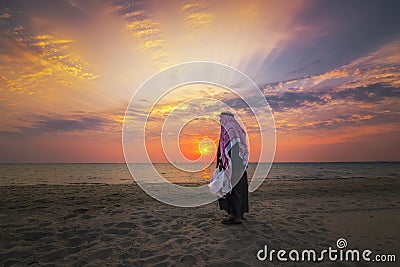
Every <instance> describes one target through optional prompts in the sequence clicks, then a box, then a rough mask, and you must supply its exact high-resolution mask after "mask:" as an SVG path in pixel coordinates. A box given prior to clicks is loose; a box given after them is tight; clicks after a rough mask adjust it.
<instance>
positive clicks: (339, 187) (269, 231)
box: [0, 178, 400, 266]
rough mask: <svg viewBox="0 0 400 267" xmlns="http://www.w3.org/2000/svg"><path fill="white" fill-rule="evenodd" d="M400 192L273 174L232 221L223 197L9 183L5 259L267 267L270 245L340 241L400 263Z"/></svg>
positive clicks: (399, 184) (386, 185)
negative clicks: (193, 201)
mask: <svg viewBox="0 0 400 267" xmlns="http://www.w3.org/2000/svg"><path fill="white" fill-rule="evenodd" d="M192 185H193V184H192ZM399 189H400V181H399V179H398V178H368V179H367V178H363V179H356V178H355V179H327V180H284V181H279V180H268V179H267V180H266V181H265V182H264V183H263V184H262V186H261V187H260V188H259V189H258V190H257V191H255V192H253V193H251V194H250V196H249V202H250V213H249V214H246V217H247V220H246V221H244V223H243V224H242V225H235V226H226V225H222V224H220V223H219V220H220V219H221V218H222V217H224V216H225V214H224V213H223V212H222V211H220V210H219V209H218V206H217V203H216V202H213V203H211V204H208V205H205V206H202V207H197V208H179V207H173V206H169V205H166V204H163V203H161V202H159V201H157V200H154V199H152V198H151V197H150V196H148V195H147V194H146V193H144V192H143V191H142V190H141V189H140V188H139V187H138V186H137V185H136V184H125V185H104V184H93V185H84V184H79V185H26V186H1V187H0V193H1V196H2V197H1V199H0V201H1V203H0V226H1V227H0V229H1V230H0V237H1V249H0V251H1V252H0V265H3V266H13V265H15V266H19V265H30V264H31V265H48V266H51V265H52V264H55V265H57V266H59V265H61V266H63V265H65V266H70V265H73V266H83V265H90V266H105V265H109V266H177V265H181V266H191V265H198V266H204V265H207V266H209V265H211V266H226V265H227V264H228V266H265V265H266V262H262V261H259V260H258V259H257V257H256V254H257V252H258V251H259V250H260V249H262V248H263V247H264V246H265V245H268V247H269V248H271V249H276V250H279V249H286V250H289V249H298V250H301V249H315V250H322V249H327V247H329V246H331V247H334V248H335V247H336V241H337V239H339V238H345V239H346V240H347V242H348V247H349V248H358V249H370V250H372V251H373V252H374V253H375V254H379V253H381V254H394V255H396V258H397V259H398V257H399V256H400V254H399V252H400V234H399V231H398V225H400V212H399V211H400V196H399V195H398V192H399ZM275 264H281V263H280V262H279V261H277V259H275ZM287 264H289V265H290V262H289V263H287ZM293 264H296V263H293V262H292V265H293ZM304 264H305V265H307V262H305V263H304ZM324 264H326V265H330V264H332V262H329V261H324ZM341 264H342V265H345V266H346V265H348V266H350V265H353V264H352V263H351V262H342V263H341ZM387 266H391V265H390V264H387Z"/></svg>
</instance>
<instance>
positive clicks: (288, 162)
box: [0, 160, 400, 164]
mask: <svg viewBox="0 0 400 267" xmlns="http://www.w3.org/2000/svg"><path fill="white" fill-rule="evenodd" d="M151 163H152V164H212V163H215V161H214V162H212V163H209V162H173V163H171V162H151ZM255 163H271V162H264V161H260V162H256V161H250V162H249V164H255ZM291 163H293V164H296V163H400V160H374V161H372V160H371V161H274V162H272V164H291ZM0 164H150V163H149V162H129V163H127V162H0Z"/></svg>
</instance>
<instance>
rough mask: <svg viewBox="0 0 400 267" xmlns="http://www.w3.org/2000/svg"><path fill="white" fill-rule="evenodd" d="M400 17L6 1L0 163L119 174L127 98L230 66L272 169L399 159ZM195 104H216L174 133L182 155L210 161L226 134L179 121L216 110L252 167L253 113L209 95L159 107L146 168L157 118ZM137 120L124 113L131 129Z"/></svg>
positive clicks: (393, 4)
mask: <svg viewBox="0 0 400 267" xmlns="http://www.w3.org/2000/svg"><path fill="white" fill-rule="evenodd" d="M399 8H400V5H399V4H398V1H384V2H382V1H307V0H306V1H297V0H296V1H264V0H263V1H261V0H260V1H257V0H256V1H232V0H231V1H225V0H221V1H177V0H171V1H161V0H159V1H152V0H149V1H126V0H123V1H108V0H98V1H97V0H96V1H95V0H82V1H79V0H59V1H52V0H35V1H30V0H25V1H20V0H3V1H1V2H0V115H1V118H2V119H1V121H0V148H1V149H0V162H124V154H123V148H122V142H121V141H122V128H123V121H124V116H125V111H126V108H127V106H128V104H129V101H130V99H131V98H132V96H133V95H134V94H135V92H137V90H138V88H139V87H140V86H141V85H142V84H143V83H144V82H145V81H146V80H147V79H149V77H151V76H152V75H154V74H156V73H158V72H160V71H162V70H165V69H167V68H168V67H171V66H174V65H176V64H181V63H184V62H190V61H212V62H218V63H222V64H226V65H229V66H232V67H234V68H236V69H238V70H239V71H241V72H243V73H244V74H246V75H247V76H249V77H250V78H251V79H252V80H253V81H254V82H255V83H256V84H257V85H258V87H259V89H260V91H261V92H262V94H263V95H264V96H265V99H266V100H267V101H268V103H269V106H270V107H271V111H272V114H273V119H274V121H275V126H276V153H275V158H274V161H277V162H292V161H293V162H298V161H300V162H302V161H399V160H400V142H399V140H400V139H399V137H400V120H399V114H400V105H399V100H400V79H399V78H400V17H399V16H398V15H397V11H398V10H399ZM146 93H147V94H148V95H149V96H152V97H154V96H158V95H159V94H160V90H159V89H158V88H156V87H155V88H152V90H149V91H148V92H146ZM196 98H208V100H204V101H203V102H202V103H198V104H196V103H194V104H193V105H194V106H193V108H190V109H184V110H180V112H181V113H179V114H181V117H177V118H176V119H175V120H174V121H173V122H174V123H176V124H177V125H181V126H182V127H183V128H182V131H181V132H180V134H179V136H178V137H179V138H178V143H179V146H180V149H181V153H182V154H183V155H184V156H185V157H186V158H189V159H191V160H196V159H199V157H203V156H204V159H205V160H207V161H208V160H212V159H213V157H214V153H215V143H216V142H217V140H218V136H219V130H220V128H219V125H218V123H217V122H216V121H213V120H211V119H207V118H199V119H197V120H192V121H189V122H188V121H186V122H185V121H183V117H185V114H186V115H187V114H189V113H190V114H192V116H193V114H196V116H197V115H198V116H200V115H204V114H210V116H211V115H213V116H214V115H215V114H217V112H218V111H217V110H214V109H211V108H210V106H209V105H208V102H207V101H211V100H210V98H212V99H216V100H220V101H222V102H224V103H226V104H229V106H230V108H231V109H232V111H235V112H236V113H237V114H238V116H239V117H240V118H241V120H242V121H243V124H244V126H246V130H247V132H248V138H249V142H250V161H257V160H258V156H259V154H260V149H261V148H260V145H259V134H260V133H259V132H257V129H256V128H257V127H256V126H257V125H256V121H255V120H254V118H251V116H250V115H249V113H248V112H247V111H248V110H247V107H246V106H243V105H242V104H241V103H240V99H238V97H237V96H235V95H234V94H232V93H230V92H229V90H228V89H227V88H222V87H218V86H210V85H206V84H198V85H195V86H182V87H180V88H177V89H176V90H174V91H172V92H171V93H170V94H168V95H165V96H164V97H163V98H162V99H160V101H159V102H157V103H156V105H155V107H154V109H153V113H152V114H153V116H152V117H151V118H149V123H148V125H147V128H146V129H147V130H148V133H147V134H148V136H149V140H150V141H149V140H148V141H149V142H148V143H146V145H147V147H148V151H149V154H150V155H151V158H152V160H154V161H165V160H166V159H165V156H164V154H163V151H162V146H161V145H160V142H161V141H160V140H161V139H160V129H161V126H162V124H163V120H165V119H166V118H167V117H168V115H169V114H171V112H173V111H174V108H175V107H177V106H179V105H180V104H181V103H182V102H184V101H187V100H190V99H196ZM141 101H142V104H143V105H150V103H148V99H145V98H144V99H142V100H141ZM210 103H211V102H210ZM210 105H211V104H210ZM181 107H182V106H181ZM142 111H143V107H142V106H140V105H139V106H137V107H134V110H133V111H132V112H131V114H129V120H131V123H132V124H133V125H134V122H135V119H138V118H140V116H143V114H142V113H141V112H142ZM221 111H222V110H221ZM185 112H186V113H185ZM125 119H126V118H125ZM179 123H180V124H179ZM155 137H157V138H158V139H157V140H158V141H157V142H152V141H151V140H152V139H151V138H155ZM175 139H176V138H175ZM137 141H138V142H143V140H137ZM145 157H146V155H143V154H142V153H140V154H138V155H136V156H135V159H136V160H137V161H138V162H141V161H143V160H144V158H145Z"/></svg>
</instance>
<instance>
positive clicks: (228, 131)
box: [217, 112, 249, 224]
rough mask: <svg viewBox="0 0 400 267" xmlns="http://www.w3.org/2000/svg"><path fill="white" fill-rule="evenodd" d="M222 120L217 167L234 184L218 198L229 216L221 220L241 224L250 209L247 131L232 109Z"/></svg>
mask: <svg viewBox="0 0 400 267" xmlns="http://www.w3.org/2000/svg"><path fill="white" fill-rule="evenodd" d="M220 123H221V133H220V140H219V145H218V154H217V168H223V169H224V170H225V173H226V175H227V177H228V179H229V180H230V182H231V186H232V190H231V192H230V193H229V194H227V195H225V196H224V197H223V198H220V199H219V200H218V202H219V207H220V209H221V210H225V211H226V212H228V215H229V216H228V217H227V218H225V219H223V220H222V221H221V223H223V224H240V223H242V220H243V219H244V213H245V212H249V199H248V180H247V171H246V169H247V165H248V158H249V152H248V147H247V142H246V132H245V130H244V129H243V128H242V127H241V126H240V124H239V123H238V122H237V121H236V119H235V116H234V115H233V114H232V113H231V112H222V113H221V115H220Z"/></svg>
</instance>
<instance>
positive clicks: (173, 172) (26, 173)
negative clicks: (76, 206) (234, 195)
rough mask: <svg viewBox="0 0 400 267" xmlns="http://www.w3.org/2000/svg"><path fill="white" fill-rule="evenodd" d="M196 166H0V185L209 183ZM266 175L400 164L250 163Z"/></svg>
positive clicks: (375, 169)
mask: <svg viewBox="0 0 400 267" xmlns="http://www.w3.org/2000/svg"><path fill="white" fill-rule="evenodd" d="M196 164H197V165H196ZM196 164H194V163H193V164H192V165H191V166H186V167H187V168H186V167H185V166H184V167H182V165H179V166H178V167H177V166H174V165H173V164H170V163H154V164H143V163H131V164H130V169H131V170H132V173H131V172H130V171H129V169H128V167H127V164H125V163H0V186H9V185H21V186H23V185H38V184H46V185H71V184H132V183H134V182H135V181H134V179H133V177H137V175H146V173H150V172H151V171H150V170H152V168H153V167H154V168H155V169H156V170H157V172H158V173H159V174H160V175H161V176H162V177H164V179H166V180H168V181H170V182H172V183H178V184H179V183H189V184H207V183H209V181H210V178H211V177H212V175H213V172H214V170H215V164H210V165H205V164H204V163H196ZM256 168H260V169H262V170H264V172H261V174H260V173H258V175H259V176H258V177H257V175H256V176H254V171H255V169H256ZM182 169H185V170H191V171H183V170H182ZM268 169H269V172H268V174H267V171H268ZM193 170H196V171H193ZM263 173H264V174H263ZM265 174H267V175H265ZM135 175H136V176H135ZM260 175H261V176H260ZM265 176H266V179H271V180H301V179H311V180H319V179H354V178H358V179H360V178H399V176H400V162H324V163H320V162H318V163H316V162H302V163H297V162H296V163H281V162H278V163H272V164H270V163H258V164H257V163H249V167H248V177H249V180H251V179H264V178H265Z"/></svg>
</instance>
